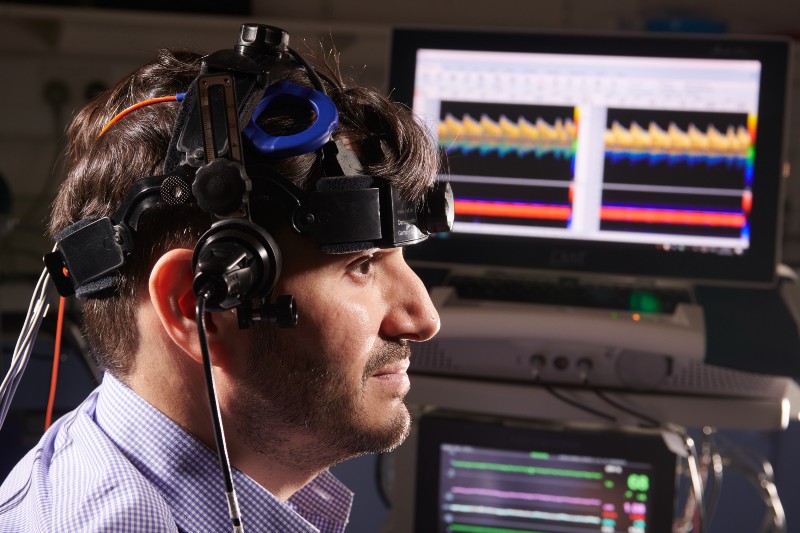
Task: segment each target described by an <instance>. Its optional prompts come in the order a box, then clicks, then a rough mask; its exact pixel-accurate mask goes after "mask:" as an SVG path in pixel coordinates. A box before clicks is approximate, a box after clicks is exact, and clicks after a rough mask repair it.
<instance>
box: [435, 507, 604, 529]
mask: <svg viewBox="0 0 800 533" xmlns="http://www.w3.org/2000/svg"><path fill="white" fill-rule="evenodd" d="M444 510H445V511H449V512H452V513H469V514H483V515H492V516H498V517H512V518H526V519H529V520H546V521H549V522H566V523H572V524H590V525H600V523H601V519H600V518H599V517H597V516H592V515H579V514H570V513H563V512H546V511H529V510H526V509H509V508H504V507H491V506H489V505H462V504H457V503H453V504H445V505H444Z"/></svg>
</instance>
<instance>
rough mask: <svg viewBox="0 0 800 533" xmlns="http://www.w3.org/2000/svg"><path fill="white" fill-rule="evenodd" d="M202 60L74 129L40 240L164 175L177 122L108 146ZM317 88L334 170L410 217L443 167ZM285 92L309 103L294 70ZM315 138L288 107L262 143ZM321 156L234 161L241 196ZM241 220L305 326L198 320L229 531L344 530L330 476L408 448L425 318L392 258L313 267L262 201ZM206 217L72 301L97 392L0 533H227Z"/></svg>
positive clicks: (151, 224)
mask: <svg viewBox="0 0 800 533" xmlns="http://www.w3.org/2000/svg"><path fill="white" fill-rule="evenodd" d="M202 60H203V58H201V57H200V56H199V55H197V54H193V53H188V52H167V51H162V52H161V53H160V55H159V56H158V57H157V58H156V59H155V60H154V61H152V62H149V63H147V64H145V65H143V66H142V67H140V68H139V69H137V70H136V71H134V72H133V73H132V74H130V75H129V76H127V77H126V78H124V79H123V80H121V81H120V82H119V83H118V84H117V85H116V86H115V87H114V88H112V89H111V90H110V91H108V92H107V93H105V94H103V95H100V96H99V97H98V98H96V99H95V100H93V101H92V102H90V103H89V104H88V105H87V106H86V107H85V108H84V109H82V110H81V111H80V112H79V114H78V115H77V116H76V118H75V119H74V121H73V123H72V125H71V127H70V128H69V131H68V137H69V144H68V149H67V179H66V181H65V182H64V184H63V186H62V187H61V190H60V192H59V194H58V197H57V199H56V201H55V205H54V209H53V217H52V220H51V222H50V231H51V233H52V234H53V236H54V237H55V238H56V240H57V241H59V239H64V233H65V232H67V233H69V232H71V231H73V230H72V229H70V228H74V227H75V226H72V225H73V224H75V223H76V222H79V221H81V220H94V219H99V218H101V217H110V216H111V215H112V214H113V213H114V212H115V211H116V210H118V209H119V207H120V204H121V203H122V202H123V198H125V195H126V194H127V193H128V191H129V190H130V189H131V187H132V186H133V185H134V183H135V182H136V181H137V180H139V179H140V178H141V177H143V176H153V175H156V174H158V173H159V172H162V171H163V169H164V166H165V159H168V157H169V156H168V149H169V145H170V140H171V138H172V137H173V129H174V128H175V125H176V121H180V120H181V118H180V116H179V105H178V104H175V103H158V104H153V105H148V106H146V107H142V108H141V109H137V110H135V111H132V112H131V113H130V114H127V115H126V116H124V117H122V118H121V119H119V120H118V121H117V122H115V123H114V124H113V125H112V126H111V127H108V128H107V130H106V131H103V127H104V126H106V125H107V124H108V123H109V122H110V121H111V119H112V117H115V116H116V115H117V114H118V113H119V112H120V111H121V110H123V109H125V108H127V107H129V106H131V105H132V104H136V103H137V102H142V101H145V100H147V99H149V98H154V97H161V96H164V95H174V94H177V93H181V92H184V91H187V88H188V87H190V85H191V84H192V81H193V80H194V79H195V78H196V77H197V75H198V72H199V69H200V65H201V61H202ZM319 70H320V72H321V73H323V74H324V75H323V78H325V82H324V88H325V89H326V92H327V94H328V96H329V97H330V98H331V99H332V101H333V102H334V104H335V105H336V108H337V110H338V127H337V128H336V129H335V131H334V132H333V138H334V139H336V140H338V141H339V142H337V145H336V146H337V147H338V148H339V151H340V152H348V151H349V150H352V153H353V154H354V155H355V156H357V159H358V162H359V164H360V165H361V167H362V168H361V173H362V174H366V175H369V176H372V177H375V178H379V179H381V180H385V181H386V182H388V183H391V185H392V186H393V187H394V189H395V190H396V191H397V192H398V193H399V194H400V195H401V196H403V197H404V198H406V199H407V200H409V201H419V200H421V199H422V198H423V196H424V195H425V194H426V192H427V191H428V190H429V188H430V187H431V185H432V184H433V181H434V179H435V176H436V174H437V171H438V159H437V157H438V156H437V152H436V150H435V147H433V146H432V144H431V142H430V140H429V139H428V138H427V136H426V135H425V133H424V131H423V130H422V128H421V127H420V126H419V125H418V124H417V123H416V122H415V120H414V119H413V117H412V116H411V115H410V112H409V111H408V110H407V109H405V108H403V107H401V106H399V105H397V104H395V103H392V102H390V101H389V100H387V99H386V98H383V97H381V96H380V95H379V94H377V93H376V92H374V91H372V90H369V89H365V88H361V87H347V86H345V85H344V84H343V83H342V82H341V81H340V80H339V79H338V77H337V76H336V74H335V72H333V70H332V69H328V70H326V69H325V67H320V69H319ZM281 77H283V78H286V79H289V80H291V81H292V82H293V83H297V84H300V85H304V86H310V85H311V83H310V82H309V73H308V71H307V70H306V69H303V68H294V69H290V71H289V72H287V73H284V74H282V75H281ZM187 99H188V97H187ZM315 119H316V116H315V113H313V112H311V113H310V112H309V111H308V110H307V109H305V108H303V107H302V106H300V107H298V106H297V105H295V104H294V102H293V101H292V100H291V99H288V100H287V101H286V102H283V101H281V102H280V103H278V104H276V106H274V108H273V109H271V110H270V112H269V113H266V112H265V113H264V114H263V115H261V116H260V117H259V127H260V128H263V129H264V130H265V131H268V132H269V133H271V134H275V135H287V136H288V135H291V134H294V133H295V132H297V131H302V130H304V129H305V128H306V127H307V126H308V124H309V123H313V122H314V120H315ZM101 131H103V133H102V134H101V135H100V136H99V137H98V134H100V132H101ZM173 145H174V143H173ZM226 146H228V148H230V143H228V144H227V145H226ZM328 148H329V147H328V146H326V149H328ZM321 153H322V150H319V149H317V150H312V151H310V152H308V153H301V154H299V155H293V156H289V157H280V158H278V157H272V156H270V154H260V153H257V151H255V150H253V148H252V146H250V145H247V146H245V149H244V160H245V162H246V165H247V173H248V174H249V179H250V180H252V184H253V190H256V189H258V186H259V183H261V181H260V180H264V179H266V177H268V176H270V175H274V173H278V174H280V175H281V176H283V177H285V178H287V179H288V180H289V181H290V182H292V183H293V184H294V185H297V186H298V187H300V188H301V189H303V190H305V191H309V190H312V189H313V188H314V186H315V184H316V183H317V182H319V181H320V180H321V178H322V177H323V175H324V174H325V172H324V167H325V162H324V161H322V162H321V159H323V156H322V155H321ZM249 208H250V211H251V214H252V218H253V220H254V221H255V222H256V223H257V224H259V225H261V226H263V227H265V228H266V230H267V231H268V232H269V233H270V234H271V236H272V237H273V238H274V240H275V242H276V244H277V247H278V248H279V249H280V251H281V255H282V257H283V268H282V270H281V273H280V275H279V276H278V278H277V284H276V286H275V288H274V290H272V291H271V293H272V294H274V295H284V294H285V295H289V294H291V295H293V296H294V299H295V301H296V302H297V306H298V308H299V315H300V318H299V321H298V323H297V326H296V327H295V328H290V329H278V328H277V327H276V326H275V325H274V324H265V323H256V324H253V326H252V327H250V328H249V329H240V324H239V322H240V320H239V318H238V317H237V310H236V309H235V308H230V309H222V310H221V311H219V312H214V313H207V314H206V315H205V328H204V329H205V335H206V337H205V338H206V339H207V344H208V347H209V350H210V353H211V360H212V362H213V376H214V381H215V383H216V393H217V398H218V403H219V410H220V412H221V416H222V420H223V421H224V427H225V432H224V435H225V439H226V442H227V451H228V455H229V457H230V463H231V465H232V467H233V482H234V484H235V489H236V493H237V495H238V502H239V505H240V508H241V518H242V522H243V524H244V526H245V527H246V528H247V530H250V531H291V532H301V531H317V530H321V531H341V530H343V529H344V526H345V525H346V523H347V519H348V514H349V510H350V505H351V498H352V495H351V493H350V492H349V491H348V490H347V489H346V488H345V487H343V486H342V485H341V484H340V483H339V482H338V481H337V480H336V479H335V478H334V477H333V476H332V475H331V474H330V473H329V472H328V470H327V469H328V468H329V467H330V466H331V465H334V464H336V463H338V462H340V461H343V460H346V459H349V458H352V457H355V456H358V455H360V454H364V453H370V452H378V451H386V450H391V449H393V448H394V447H396V446H397V445H399V444H400V443H401V442H402V441H403V439H404V438H405V436H406V435H407V433H408V430H409V413H408V411H407V409H406V407H405V405H404V403H403V398H404V396H405V395H406V393H407V391H408V388H409V381H408V377H407V375H406V369H407V367H408V363H409V345H408V343H409V342H418V341H425V340H427V339H429V338H430V337H432V336H433V335H434V334H435V333H436V332H437V330H438V328H439V318H438V315H437V313H436V310H435V309H434V307H433V305H432V303H431V301H430V299H429V297H428V294H427V292H426V290H425V287H424V286H423V284H422V283H421V281H420V280H419V278H417V276H416V275H415V274H414V273H413V272H412V270H411V269H410V268H409V266H408V265H407V264H406V262H405V260H404V259H403V252H402V248H401V247H386V248H382V247H377V246H370V247H366V248H364V247H363V246H352V245H348V246H344V247H342V246H339V247H338V248H336V247H335V246H334V247H333V248H331V247H327V248H326V247H325V246H320V244H319V243H318V242H316V241H315V240H314V239H313V238H310V237H309V236H307V235H304V234H302V232H298V231H297V228H296V227H291V224H290V223H289V221H288V215H287V212H286V211H287V210H286V208H285V206H283V205H281V204H280V203H275V202H272V201H271V197H270V195H266V196H265V197H264V198H256V197H255V196H254V195H251V202H250V205H249ZM216 218H217V217H215V216H211V215H209V213H208V212H205V211H204V210H202V209H199V208H198V206H197V204H196V203H195V202H190V203H187V204H182V205H177V206H163V205H159V206H156V207H152V208H149V209H146V210H145V211H144V212H143V213H142V214H141V216H140V217H139V218H138V224H137V227H136V232H135V237H134V239H133V241H134V243H135V246H133V248H132V251H131V252H130V256H129V257H128V258H127V260H126V261H125V264H124V265H123V266H122V267H121V268H120V269H119V272H118V273H117V274H116V275H115V276H114V277H113V278H112V279H113V282H112V283H111V284H110V285H108V286H105V287H101V288H100V289H99V290H95V289H92V290H91V291H87V293H86V294H87V299H86V302H85V305H84V327H85V330H86V334H87V336H88V339H89V341H90V344H91V346H92V348H93V353H94V354H95V356H96V358H97V360H98V363H99V365H100V366H101V367H102V368H103V369H104V370H105V372H106V373H105V376H104V379H103V383H102V384H101V385H100V387H99V388H98V389H97V390H96V391H94V392H93V393H92V394H91V395H90V397H89V398H88V399H87V400H86V401H85V402H84V403H83V404H82V405H81V406H80V407H78V408H77V409H76V410H75V411H73V412H71V413H69V414H67V415H65V416H64V417H62V418H61V419H60V420H58V421H57V422H56V423H54V425H53V426H52V427H51V428H50V429H49V430H48V431H47V433H46V434H45V435H44V437H43V438H42V440H41V441H40V443H39V444H38V445H37V447H36V448H35V449H34V450H32V451H31V452H30V453H29V454H28V455H27V456H26V457H25V458H24V459H23V460H22V461H21V462H20V463H19V464H18V465H17V467H16V468H15V469H14V471H13V472H12V473H11V474H10V475H9V477H8V478H7V480H6V481H5V483H4V484H3V486H2V488H0V531H115V532H119V531H137V532H138V531H187V532H188V531H224V530H230V528H231V518H230V517H229V513H228V508H227V506H226V502H225V494H224V492H225V487H224V485H223V474H222V473H221V472H220V467H219V461H218V456H217V453H216V452H215V451H214V450H215V449H216V448H217V445H216V443H215V434H214V431H213V426H212V423H211V416H210V413H209V395H208V394H207V393H206V380H205V379H204V369H203V346H202V341H201V337H200V336H199V334H198V321H197V317H196V316H195V313H196V310H197V307H196V300H197V297H196V296H195V294H196V291H195V290H194V289H196V287H195V288H194V289H193V283H194V281H195V279H196V278H197V276H196V274H195V271H194V267H195V265H194V263H195V258H194V257H193V256H194V248H195V246H196V244H197V243H198V240H199V239H201V238H203V235H204V233H205V232H206V231H207V230H208V229H209V227H210V226H211V225H212V223H214V222H215V220H216ZM59 242H63V241H59ZM51 272H52V271H51ZM65 273H66V271H65ZM79 294H80V292H79ZM240 307H241V306H240Z"/></svg>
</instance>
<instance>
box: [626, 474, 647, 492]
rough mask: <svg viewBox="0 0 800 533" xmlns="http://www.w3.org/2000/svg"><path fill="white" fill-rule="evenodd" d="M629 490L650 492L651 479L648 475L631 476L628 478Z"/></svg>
mask: <svg viewBox="0 0 800 533" xmlns="http://www.w3.org/2000/svg"><path fill="white" fill-rule="evenodd" d="M628 488H629V489H631V490H635V491H637V492H647V491H648V490H650V478H649V477H648V476H647V474H631V475H629V476H628Z"/></svg>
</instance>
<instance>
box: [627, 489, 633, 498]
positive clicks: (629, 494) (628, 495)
mask: <svg viewBox="0 0 800 533" xmlns="http://www.w3.org/2000/svg"><path fill="white" fill-rule="evenodd" d="M625 497H626V498H633V493H632V492H631V491H629V490H626V491H625Z"/></svg>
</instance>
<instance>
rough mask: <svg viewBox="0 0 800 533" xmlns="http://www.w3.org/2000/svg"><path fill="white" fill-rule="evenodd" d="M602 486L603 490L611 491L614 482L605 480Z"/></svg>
mask: <svg viewBox="0 0 800 533" xmlns="http://www.w3.org/2000/svg"><path fill="white" fill-rule="evenodd" d="M603 486H605V488H607V489H613V488H614V482H613V481H611V480H610V479H607V480H605V481H604V482H603Z"/></svg>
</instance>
